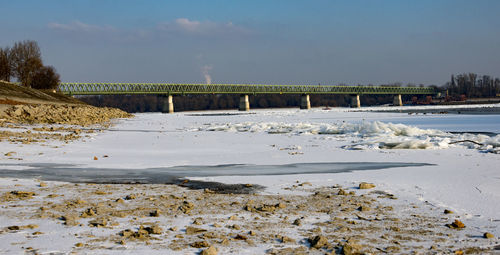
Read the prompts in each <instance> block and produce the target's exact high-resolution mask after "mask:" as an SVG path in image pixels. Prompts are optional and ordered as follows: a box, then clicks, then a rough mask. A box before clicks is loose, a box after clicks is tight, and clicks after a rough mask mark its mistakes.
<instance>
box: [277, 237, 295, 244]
mask: <svg viewBox="0 0 500 255" xmlns="http://www.w3.org/2000/svg"><path fill="white" fill-rule="evenodd" d="M280 239H281V242H282V243H295V239H293V238H290V237H288V236H282V237H281V238H280Z"/></svg>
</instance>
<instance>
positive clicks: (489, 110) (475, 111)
mask: <svg viewBox="0 0 500 255" xmlns="http://www.w3.org/2000/svg"><path fill="white" fill-rule="evenodd" d="M370 111H371V110H370ZM373 112H399V113H408V114H470V115H491V114H500V107H481V108H467V107H464V108H451V107H450V108H440V109H435V108H434V109H432V108H430V109H411V107H408V108H407V109H394V110H390V109H387V110H386V109H383V110H382V109H380V110H373Z"/></svg>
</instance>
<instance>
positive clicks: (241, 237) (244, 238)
mask: <svg viewBox="0 0 500 255" xmlns="http://www.w3.org/2000/svg"><path fill="white" fill-rule="evenodd" d="M247 239H248V237H247V236H245V235H242V234H237V235H236V236H235V237H234V240H247Z"/></svg>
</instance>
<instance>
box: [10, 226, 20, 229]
mask: <svg viewBox="0 0 500 255" xmlns="http://www.w3.org/2000/svg"><path fill="white" fill-rule="evenodd" d="M7 229H8V230H20V229H21V227H19V226H8V227H7Z"/></svg>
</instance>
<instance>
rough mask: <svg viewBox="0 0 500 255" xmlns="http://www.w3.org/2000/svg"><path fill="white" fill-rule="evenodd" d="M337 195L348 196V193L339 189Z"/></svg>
mask: <svg viewBox="0 0 500 255" xmlns="http://www.w3.org/2000/svg"><path fill="white" fill-rule="evenodd" d="M337 195H339V196H345V195H348V193H347V192H346V191H345V190H343V189H339V192H338V193H337Z"/></svg>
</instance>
